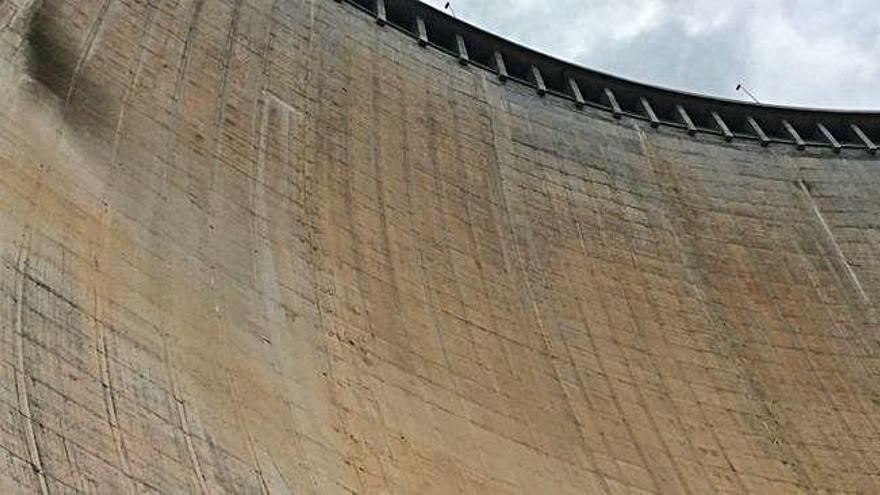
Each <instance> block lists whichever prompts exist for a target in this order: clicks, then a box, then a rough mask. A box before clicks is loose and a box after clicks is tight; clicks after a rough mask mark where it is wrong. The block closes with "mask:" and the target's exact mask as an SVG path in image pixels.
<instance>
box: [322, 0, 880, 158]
mask: <svg viewBox="0 0 880 495" xmlns="http://www.w3.org/2000/svg"><path fill="white" fill-rule="evenodd" d="M335 1H336V2H337V3H341V2H342V1H343V0H335ZM374 2H375V6H374V10H373V12H374V15H375V17H376V22H377V23H378V24H379V25H380V26H384V25H386V24H387V23H388V19H387V15H386V8H385V0H374ZM415 35H416V37H417V40H418V44H419V46H422V47H428V46H429V45H430V44H431V42H430V40H429V39H428V30H427V28H426V26H425V20H424V19H423V18H422V17H421V16H417V17H416V20H415ZM455 48H456V55H457V57H458V62H459V63H460V64H461V65H464V66H466V65H469V64H470V63H471V59H470V56H469V55H468V49H467V44H466V43H465V39H464V37H463V36H462V35H461V34H456V35H455ZM493 62H494V65H495V67H494V70H495V73H496V74H497V76H498V79H499V80H500V81H501V82H504V81H507V80H508V79H510V78H511V77H510V74H509V73H508V71H507V64H506V63H505V60H504V55H503V54H502V53H501V52H499V51H495V52H494V53H493ZM528 78H529V82H530V83H531V84H532V85H533V87H534V88H535V91H536V92H537V94H538V95H539V96H545V95H546V94H547V92H548V89H547V85H546V83H545V82H544V77H543V74H542V73H541V70H540V69H539V68H538V67H537V66H535V65H532V66H530V67H529V71H528ZM567 83H568V84H567V86H568V90H569V92H570V94H567V95H564V96H566V97H568V98H571V99H573V100H574V104H575V106H576V107H577V108H578V109H581V108H583V107H585V106H587V105H588V103H587V101H586V100H585V99H584V96H583V92H582V90H581V87H580V85H579V84H578V82H577V80H575V79H574V78H573V77H569V78H568V80H567ZM601 97H602V105H601V106H602V107H603V108H605V109H610V110H611V115H612V116H613V117H614V118H615V119H620V118H621V117H623V115H624V114H625V113H626V112H624V110H623V109H622V108H621V106H620V104H619V102H618V99H617V97H616V96H615V94H614V91H612V90H611V88H607V87H606V88H603V91H602V94H601ZM639 106H640V107H641V111H642V114H643V115H637V114H633V113H627V115H630V116H634V117H637V118H641V119H646V120H647V121H648V122H649V124H650V126H651V127H653V128H657V127H660V124H661V123H662V122H661V120H660V119H659V118H658V117H657V113H656V112H655V110H654V108H653V107H652V106H651V103H650V102H649V101H648V99H647V98H645V97H640V98H639ZM710 116H711V119H712V123H713V124H714V126H715V128H716V129H715V130H716V131H717V132H718V133H720V135H721V136H722V137H723V138H724V140H725V141H728V142H730V141H733V139H734V137H735V136H734V133H733V132H732V131H731V130H730V127H729V126H728V124H727V122H725V121H724V119H723V118H722V116H721V115H720V114H719V113H718V112H715V111H712V112H710ZM675 118H676V120H677V122H676V124H677V125H678V126H681V127H683V128H684V130H685V131H686V132H687V133H688V134H689V135H691V136H695V135H696V134H697V133H698V132H699V128H698V127H697V126H696V125H695V124H694V121H693V119H692V118H691V116H690V114H689V113H688V111H687V110H686V109H685V108H684V107H683V106H682V105H680V104H677V105H675ZM746 123H747V124H748V126H749V128H750V130H751V131H752V133H753V134H754V135H755V137H756V138H757V140H758V141H759V142H760V144H761V146H764V147H766V146H768V145H769V144H770V143H771V141H772V140H771V139H770V137H769V136H768V135H767V133H766V132H765V131H764V129H763V128H762V127H761V125H760V124H759V123H758V121H757V120H756V119H755V118H754V117H752V116H747V117H746ZM781 124H782V128H783V129H784V130H785V132H786V133H787V134H788V136H789V137H790V138H791V141H792V142H794V144H795V147H796V148H797V149H798V150H804V149H806V147H807V143H806V141H804V139H803V138H802V137H801V135H800V134H799V133H798V131H797V129H795V127H794V126H793V125H792V124H791V123H790V122H789V121H788V120H784V119H783V120H782V121H781ZM849 127H850V129H851V130H852V131H853V134H854V135H855V136H856V137H858V139H859V140H860V141H861V143H862V145H863V146H864V148H865V149H866V150H867V151H868V152H869V153H870V154H872V155H874V154H876V153H877V145H876V144H875V143H874V142H873V141H872V140H871V139H870V138H869V137H868V135H867V134H865V132H864V131H863V130H862V129H861V128H860V127H859V126H858V125H856V124H849ZM816 128H817V130H818V131H819V134H820V135H821V136H822V137H823V138H824V140H825V141H826V142H827V143H828V145H829V146H830V147H831V149H832V150H833V151H834V152H835V153H839V152H840V151H841V150H842V149H843V145H842V144H841V143H840V141H839V140H838V139H837V138H836V137H835V136H834V135H833V134H832V133H831V131H830V130H829V129H828V128H827V127H825V125H823V124H822V123H818V122H817V123H816Z"/></svg>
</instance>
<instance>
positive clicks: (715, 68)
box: [423, 0, 880, 110]
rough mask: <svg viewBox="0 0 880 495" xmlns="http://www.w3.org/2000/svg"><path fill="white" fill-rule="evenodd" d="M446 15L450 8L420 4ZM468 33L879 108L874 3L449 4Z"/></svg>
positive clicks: (802, 99)
mask: <svg viewBox="0 0 880 495" xmlns="http://www.w3.org/2000/svg"><path fill="white" fill-rule="evenodd" d="M423 1H426V3H429V4H432V5H434V6H436V7H439V8H443V5H444V4H445V3H446V0H423ZM452 6H453V8H454V10H455V14H456V15H457V16H458V17H459V18H461V19H464V20H466V21H468V22H470V23H472V24H476V25H478V26H480V27H482V28H484V29H487V30H489V31H492V32H494V33H497V34H500V35H503V36H504V37H506V38H509V39H512V40H514V41H517V42H519V43H521V44H524V45H526V46H529V47H531V48H535V49H537V50H540V51H543V52H545V53H548V54H551V55H555V56H556V57H559V58H562V59H564V60H569V61H572V62H576V63H579V64H581V65H584V66H586V67H589V68H593V69H598V70H602V71H606V72H610V73H612V74H615V75H619V76H623V77H627V78H631V79H637V80H639V81H643V82H648V83H653V84H659V85H662V86H667V87H670V88H675V89H683V90H690V91H696V92H700V93H708V94H712V95H717V96H724V97H730V98H739V99H744V98H745V95H743V94H741V93H737V92H736V91H735V90H734V88H735V87H736V84H737V82H739V81H743V82H744V83H745V85H746V86H747V87H748V88H749V89H750V90H751V91H752V93H754V94H755V96H757V98H758V99H759V100H761V101H762V102H765V103H776V104H785V105H801V106H815V107H832V108H863V109H872V110H873V109H880V1H878V0H728V1H723V0H452Z"/></svg>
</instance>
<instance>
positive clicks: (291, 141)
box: [0, 0, 880, 494]
mask: <svg viewBox="0 0 880 495" xmlns="http://www.w3.org/2000/svg"><path fill="white" fill-rule="evenodd" d="M355 3H357V2H355ZM377 5H378V4H377ZM382 5H383V12H384V9H385V7H384V6H385V3H384V2H382ZM401 5H409V4H408V3H406V2H403V1H402V0H400V1H397V2H392V1H391V0H389V2H388V5H387V9H388V10H387V12H386V13H385V15H387V19H385V22H387V23H389V24H393V23H394V22H395V19H397V18H402V17H400V16H404V15H405V14H407V13H411V11H409V10H405V9H403V8H402V7H401ZM414 8H415V7H414ZM418 8H422V7H418ZM371 12H372V13H371ZM419 12H421V13H422V14H423V15H425V16H426V17H425V19H427V24H426V27H425V29H424V33H425V35H426V42H425V43H421V44H422V45H424V46H420V43H419V36H418V35H419V31H418V25H415V28H414V29H415V31H413V33H415V34H414V35H413V33H407V32H401V30H399V29H392V27H393V26H389V25H381V23H377V22H376V20H377V16H379V11H378V10H376V11H374V12H373V11H369V9H366V11H365V9H364V8H358V6H357V5H352V4H351V2H331V1H325V0H229V1H212V0H191V1H171V0H76V1H74V0H43V1H41V2H40V1H31V0H6V1H0V411H2V414H0V492H2V493H43V494H46V493H53V494H54V493H273V494H275V493H560V494H561V493H572V494H574V493H692V494H696V493H711V492H732V493H743V492H752V493H768V492H786V493H788V492H790V493H812V492H823V491H834V492H861V493H871V492H874V491H877V490H878V488H880V429H878V428H880V381H878V364H880V363H878V350H880V347H878V338H877V335H878V333H877V332H878V317H877V309H876V304H875V301H876V300H877V297H878V295H880V292H878V291H880V261H878V255H877V253H878V241H880V236H878V230H877V218H878V213H880V196H878V194H877V192H876V191H877V188H878V185H880V169H878V162H877V158H876V156H873V155H872V154H871V153H868V152H865V150H866V149H868V147H867V144H865V141H864V140H861V138H860V137H859V135H858V134H857V133H856V134H844V132H843V131H847V132H849V131H850V130H852V129H853V128H852V125H853V123H855V124H856V126H857V127H858V128H859V132H862V134H863V135H864V137H865V138H866V139H868V140H871V139H876V138H877V137H880V136H875V135H874V134H875V132H874V130H875V129H876V128H877V127H876V125H877V123H876V122H873V121H872V120H871V119H872V118H873V117H872V115H873V114H859V115H856V114H847V115H845V116H838V117H839V118H837V117H835V116H834V115H832V114H831V113H827V114H821V115H820V117H821V119H819V117H817V119H818V120H816V122H813V121H812V120H810V119H808V118H806V117H804V118H800V117H796V116H795V117H791V116H790V115H789V114H788V113H785V112H788V111H787V110H785V109H770V110H767V111H768V112H779V113H778V115H779V116H782V117H780V118H784V120H786V121H787V122H789V123H790V125H791V126H792V129H794V130H795V131H799V132H800V134H798V132H795V134H798V135H803V136H802V137H803V138H804V141H805V143H804V144H805V146H803V148H804V149H799V148H800V146H797V141H796V140H794V138H793V137H785V136H784V133H785V132H786V128H785V127H784V126H782V127H780V129H782V130H781V131H780V132H782V133H783V134H780V135H779V136H782V137H778V136H777V137H774V135H772V132H774V131H772V130H770V129H768V132H769V133H770V134H771V135H770V136H768V143H762V142H761V139H760V137H755V136H752V137H748V138H747V137H744V136H743V135H741V133H740V131H739V130H738V127H736V124H735V123H734V122H736V119H737V118H739V117H738V116H739V114H738V113H736V112H735V111H734V110H735V109H732V108H733V107H731V106H729V105H733V104H732V103H729V102H728V103H724V104H721V103H719V104H718V105H720V106H719V107H718V108H717V109H716V107H714V106H712V105H714V103H712V102H707V101H703V100H700V102H699V104H694V103H692V102H693V101H696V100H691V99H690V98H698V97H696V96H694V95H682V96H681V98H683V100H682V101H684V103H683V104H682V105H681V107H682V108H683V109H685V110H686V115H689V116H690V117H689V118H692V120H693V122H692V123H693V124H694V132H693V133H691V132H690V131H691V129H689V128H688V126H687V125H686V122H685V121H681V122H678V123H675V122H672V121H669V122H667V120H665V119H667V116H668V115H672V116H673V117H674V116H675V115H678V116H681V114H680V113H678V114H676V113H674V112H673V113H670V114H667V113H664V112H665V111H664V110H663V108H664V105H666V103H664V101H666V100H664V99H663V98H666V96H663V94H661V92H660V90H657V89H656V88H655V89H654V90H651V91H656V92H655V93H650V92H649V93H646V94H648V95H649V96H650V97H652V98H654V100H651V101H652V102H656V103H654V106H655V107H656V108H657V109H658V113H659V116H657V118H658V121H662V122H660V123H659V124H658V125H656V126H655V125H654V124H655V122H653V121H652V120H651V119H650V117H649V116H645V115H643V116H641V117H639V116H633V115H634V114H632V112H631V111H630V110H628V108H630V107H629V106H628V105H631V104H638V103H639V101H640V100H639V99H638V98H637V96H638V95H637V94H636V93H633V95H634V96H633V98H630V96H629V95H628V93H627V91H629V90H628V89H627V88H630V86H627V85H626V84H629V83H626V84H625V83H623V82H620V83H616V82H612V83H608V84H609V88H611V89H613V91H612V98H611V99H609V98H608V95H607V93H604V92H603V93H601V95H600V96H599V97H598V98H600V99H601V98H605V100H603V101H605V102H606V103H605V104H599V103H597V104H596V105H592V104H590V103H589V99H590V98H591V96H590V91H588V89H589V88H588V87H587V86H588V85H587V84H586V82H588V81H587V79H589V78H588V77H587V76H585V75H583V74H581V76H579V77H582V79H581V82H580V83H579V86H578V87H579V88H582V89H584V93H586V94H583V95H581V96H582V97H583V98H584V99H585V104H584V105H583V108H576V107H575V105H573V103H577V99H576V94H574V93H573V94H572V95H562V94H557V93H558V92H556V91H555V90H554V89H553V88H554V84H555V82H558V81H557V79H558V80H559V81H562V80H563V79H561V78H555V76H553V73H552V71H550V70H548V69H547V68H546V67H550V66H551V65H552V64H550V63H549V62H548V64H550V65H545V66H542V67H543V68H542V69H540V70H539V76H540V77H541V78H542V79H541V81H542V84H545V86H546V87H545V91H543V92H541V91H540V89H541V88H540V86H541V85H540V84H538V82H537V81H538V79H533V80H531V82H529V81H517V80H516V79H517V76H516V70H517V66H516V64H517V62H516V56H517V55H516V54H517V53H519V52H516V50H515V49H514V48H508V51H507V52H505V53H507V54H508V55H507V56H508V59H507V60H508V62H509V65H510V67H509V69H510V72H511V75H510V78H509V80H507V81H506V82H505V81H501V80H500V79H499V77H498V75H499V74H498V73H497V72H498V71H497V67H496V69H494V72H493V70H486V67H482V66H480V60H481V57H482V56H484V55H486V54H485V53H483V52H482V51H481V50H483V48H482V47H481V46H480V45H478V44H477V43H476V42H475V41H474V40H475V38H474V37H473V36H471V37H468V38H467V39H466V40H465V41H467V42H468V43H470V44H469V45H467V47H468V48H469V49H470V51H469V52H468V53H469V62H468V64H463V63H461V60H460V58H461V57H460V54H456V53H455V52H454V51H453V52H450V51H449V50H445V49H443V46H444V45H443V43H448V42H449V41H448V40H446V38H444V37H443V36H446V35H445V34H444V33H445V32H446V31H443V30H444V29H447V27H449V26H452V27H457V26H458V25H457V24H442V22H446V21H442V22H441V21H440V20H437V19H439V17H438V18H437V19H434V20H432V19H433V18H431V17H430V16H429V15H428V14H426V13H425V12H422V11H419ZM407 15H408V14H407ZM432 15H433V14H432ZM438 26H439V27H438ZM450 29H451V28H450ZM461 29H463V30H464V31H462V32H466V33H469V36H470V35H472V34H473V33H472V32H470V31H467V28H465V27H462V28H461ZM452 39H454V38H452ZM487 43H488V42H487ZM492 43H495V42H494V41H492ZM435 45H436V46H435ZM449 46H453V45H449ZM492 46H496V45H492ZM438 47H439V49H438ZM497 47H499V48H498V49H499V50H500V49H501V48H504V47H503V46H501V45H497ZM486 53H488V52H486ZM535 63H536V64H540V63H543V62H541V60H539V59H535ZM553 63H555V62H553ZM554 67H555V66H554ZM489 69H492V68H491V67H490V68H489ZM541 74H544V75H543V76H541ZM543 78H546V81H543ZM615 84H617V86H615ZM612 86H613V87H612ZM633 91H635V90H633ZM646 91H647V90H646ZM602 95H604V96H602ZM614 95H616V97H615V96H614ZM618 100H619V102H618ZM597 101H599V100H597ZM646 101H647V100H646ZM612 102H614V104H612ZM670 102H672V103H674V101H672V100H670ZM672 103H670V105H672ZM615 104H619V106H620V109H619V110H620V112H617V111H616V110H615V107H614V105H615ZM602 105H605V106H602ZM700 105H703V106H700ZM725 105H728V106H725ZM633 108H637V107H633ZM638 108H644V107H638ZM669 108H672V109H674V108H675V107H674V105H672V106H670V107H669ZM704 110H705V112H708V113H706V115H709V116H711V112H716V113H717V115H718V116H719V117H720V118H721V119H722V123H723V122H728V123H730V125H731V127H732V129H731V133H730V136H727V135H726V134H725V133H724V132H723V130H717V129H716V130H715V131H713V132H706V130H707V128H705V127H703V123H705V122H709V123H712V122H714V123H716V124H717V123H718V121H717V120H712V119H709V120H705V122H704V119H703V117H702V113H701V112H703V111H704ZM748 111H749V112H752V113H751V114H749V115H753V114H754V115H757V117H755V118H756V119H758V120H760V121H761V123H762V124H764V126H765V127H769V126H767V123H768V122H771V119H770V117H767V115H771V114H758V113H756V112H760V111H761V110H760V109H754V108H751V107H749V110H748ZM725 112H726V113H725ZM792 112H795V111H794V110H792ZM799 112H800V111H799ZM631 114H632V115H631ZM743 115H745V113H743ZM762 115H763V117H762ZM772 115H773V116H774V117H773V118H776V116H778V115H777V114H776V113H773V114H772ZM791 115H794V113H792V114H791ZM798 115H800V114H798ZM817 115H818V114H817ZM620 117H623V118H620ZM637 117H638V118H637ZM835 119H837V120H835ZM847 119H855V120H852V121H850V120H847ZM744 122H745V121H744ZM773 122H775V121H773ZM817 122H818V123H822V122H826V124H824V125H823V128H825V130H826V131H828V132H829V134H831V135H832V140H828V141H827V143H826V144H823V145H821V146H820V145H819V144H817V143H818V141H816V140H814V138H813V137H812V135H810V136H807V135H806V133H805V129H807V128H809V129H813V128H814V127H815V124H816V123H817ZM780 125H781V124H780ZM719 129H720V127H719ZM743 129H746V128H745V127H744V128H743ZM816 129H818V127H816ZM746 130H747V129H746ZM820 131H821V130H816V133H817V134H816V136H819V137H818V138H815V139H819V138H822V137H823V136H825V134H824V133H822V132H820ZM743 132H745V131H743ZM853 132H855V131H853ZM691 134H693V135H691ZM728 137H730V139H727V138H728ZM825 137H827V136H825ZM834 139H837V140H841V143H839V144H841V146H839V147H837V148H835V147H834V146H833V145H832V144H829V143H831V142H832V141H833V140H834ZM761 144H768V146H766V147H765V146H762V145H761Z"/></svg>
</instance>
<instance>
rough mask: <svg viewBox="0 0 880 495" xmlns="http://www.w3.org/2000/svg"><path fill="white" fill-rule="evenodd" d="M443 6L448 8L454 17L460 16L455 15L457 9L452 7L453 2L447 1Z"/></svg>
mask: <svg viewBox="0 0 880 495" xmlns="http://www.w3.org/2000/svg"><path fill="white" fill-rule="evenodd" d="M443 8H444V9H446V10H448V11H449V12H450V13H451V14H452V17H455V18H458V16H457V15H455V10H453V9H452V2H446V5H444V6H443Z"/></svg>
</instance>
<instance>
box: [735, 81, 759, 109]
mask: <svg viewBox="0 0 880 495" xmlns="http://www.w3.org/2000/svg"><path fill="white" fill-rule="evenodd" d="M736 90H737V91H739V90H742V91H745V93H746V94H747V95H749V98H751V99H752V101H754V102H755V103H757V104H758V105H760V104H761V102H760V101H758V99H757V98H755V95H753V94H752V92H751V91H749V89H748V88H746V87H745V86H744V85H743V83H739V84H737V85H736Z"/></svg>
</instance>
